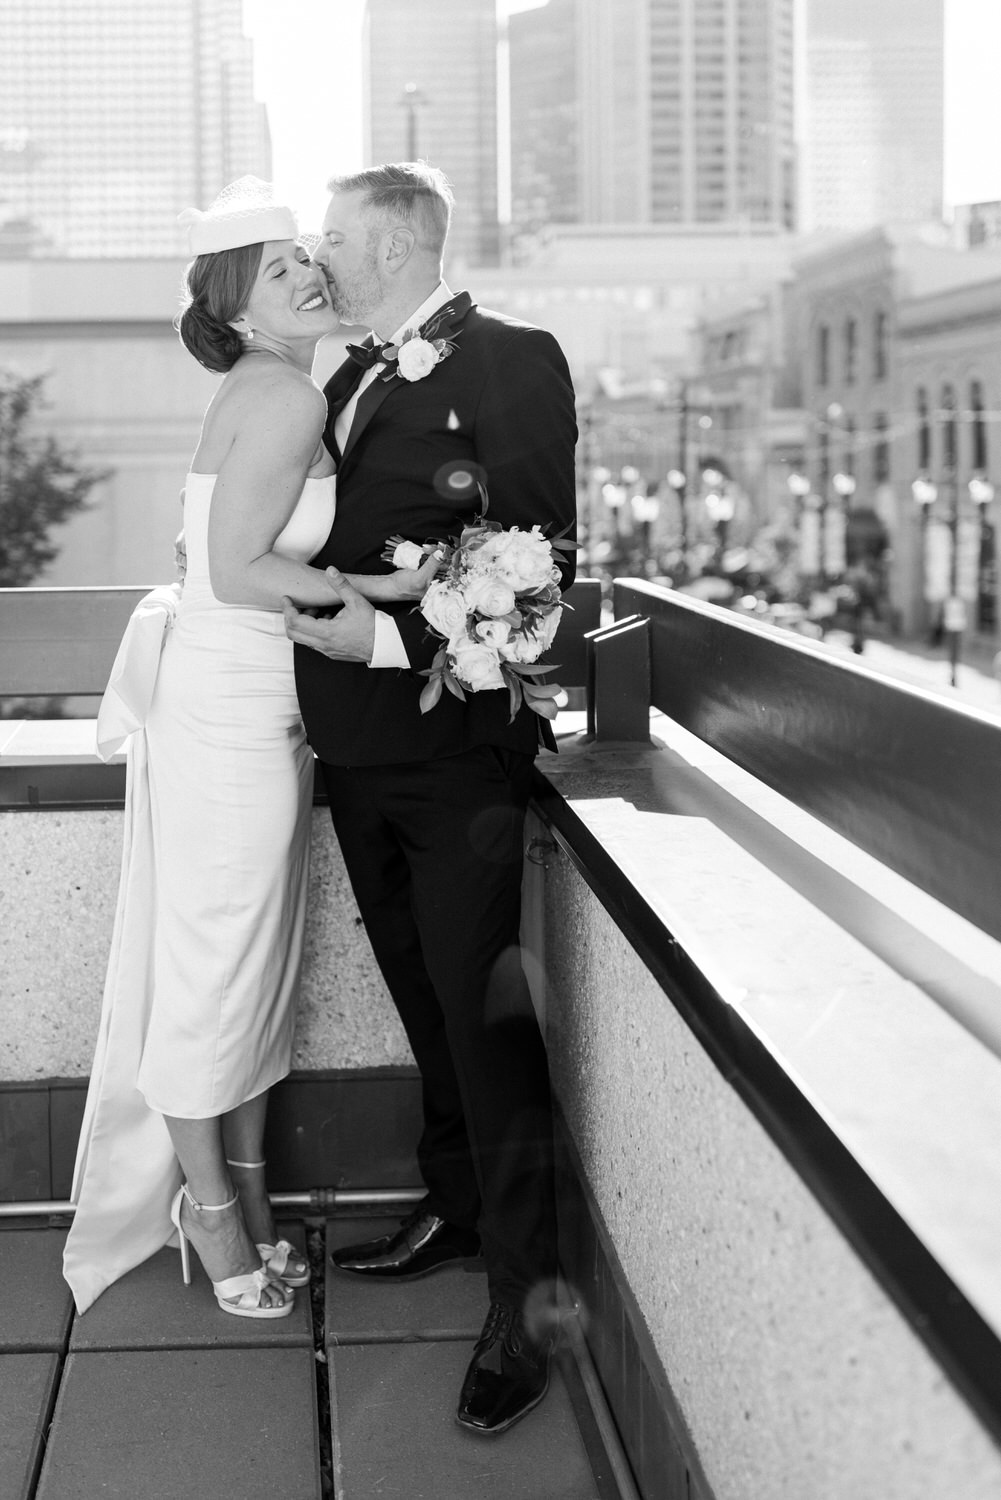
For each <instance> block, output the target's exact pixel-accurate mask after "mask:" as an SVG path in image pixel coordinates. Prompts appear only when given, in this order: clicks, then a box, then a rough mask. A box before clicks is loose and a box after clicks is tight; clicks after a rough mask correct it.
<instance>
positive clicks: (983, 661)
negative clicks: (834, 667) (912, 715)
mask: <svg viewBox="0 0 1001 1500" xmlns="http://www.w3.org/2000/svg"><path fill="white" fill-rule="evenodd" d="M823 644H824V645H825V646H827V647H828V648H829V649H830V650H832V651H836V652H837V653H838V654H839V655H845V656H851V657H852V658H853V660H855V661H857V662H861V663H862V664H863V665H864V666H867V667H869V668H871V669H872V671H874V672H883V673H885V674H886V676H888V677H897V678H899V679H900V680H901V681H903V682H911V683H914V684H915V685H916V686H917V687H922V688H925V689H926V690H927V691H929V692H933V693H940V694H941V695H942V696H943V697H944V698H948V699H950V700H953V701H956V700H959V701H960V702H962V703H968V704H969V705H970V706H971V707H973V708H979V709H981V710H983V711H984V712H985V713H991V714H996V715H998V716H1001V683H999V682H998V680H997V679H996V678H995V677H994V675H993V673H992V671H991V662H990V659H989V657H988V655H987V654H986V652H985V650H984V648H983V647H979V648H978V647H977V646H973V647H970V648H968V651H969V655H970V656H971V657H972V658H973V660H971V661H970V662H966V661H963V660H962V651H961V652H960V663H959V670H958V672H957V674H956V675H957V677H958V686H957V687H955V688H953V687H951V686H950V685H949V676H950V673H949V655H948V646H946V645H943V646H941V647H938V648H935V647H931V646H922V645H919V644H918V643H917V642H914V641H909V642H907V643H906V644H901V645H892V644H890V642H888V641H881V640H873V639H867V640H866V643H865V650H864V651H863V653H862V655H861V656H855V655H854V653H853V652H852V650H851V637H850V635H849V634H848V633H847V632H846V631H835V630H832V631H831V632H830V634H829V635H828V636H827V638H826V640H825V641H824V642H823Z"/></svg>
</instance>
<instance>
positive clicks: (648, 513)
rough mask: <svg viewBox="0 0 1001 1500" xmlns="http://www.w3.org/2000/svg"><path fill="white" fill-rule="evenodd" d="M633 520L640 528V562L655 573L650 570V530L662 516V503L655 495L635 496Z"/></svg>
mask: <svg viewBox="0 0 1001 1500" xmlns="http://www.w3.org/2000/svg"><path fill="white" fill-rule="evenodd" d="M631 504H632V511H633V520H634V521H635V522H636V524H637V525H638V527H639V532H640V561H641V563H642V564H643V567H644V569H645V570H646V571H651V572H652V571H655V570H653V569H650V568H649V561H650V529H651V527H652V526H653V523H654V521H656V519H657V517H658V516H659V515H660V501H659V500H658V499H657V496H656V495H655V494H651V493H650V491H649V489H648V490H647V493H646V494H645V495H644V494H637V495H634V496H633V498H632V501H631Z"/></svg>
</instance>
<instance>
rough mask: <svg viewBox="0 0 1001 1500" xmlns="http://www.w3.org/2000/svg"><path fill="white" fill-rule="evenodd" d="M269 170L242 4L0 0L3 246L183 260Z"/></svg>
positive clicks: (24, 252) (13, 250)
mask: <svg viewBox="0 0 1001 1500" xmlns="http://www.w3.org/2000/svg"><path fill="white" fill-rule="evenodd" d="M248 172H251V173H254V174H255V175H257V176H259V177H263V178H265V179H267V178H269V177H270V175H271V146H270V136H269V132H268V123H267V115H266V112H265V109H264V106H263V105H262V104H259V103H257V102H256V101H255V99H254V93H253V78H252V53H251V43H250V42H249V41H248V40H247V39H246V38H245V37H244V36H243V33H242V4H241V0H0V254H4V255H6V256H91V257H93V256H97V257H104V256H126V257H129V256H162V255H175V254H177V255H183V254H184V253H185V249H186V244H185V236H184V234H183V231H181V230H180V229H179V227H178V225H177V222H176V221H177V215H178V213H179V211H180V210H181V209H182V208H184V207H186V206H188V205H189V204H190V205H195V206H198V207H205V206H207V204H208V203H209V202H210V201H211V199H212V198H213V197H214V196H215V194H216V193H217V192H218V190H219V189H220V188H221V187H222V186H223V185H224V184H225V183H226V182H229V181H232V180H233V179H234V178H236V177H240V176H242V175H243V174H244V173H248Z"/></svg>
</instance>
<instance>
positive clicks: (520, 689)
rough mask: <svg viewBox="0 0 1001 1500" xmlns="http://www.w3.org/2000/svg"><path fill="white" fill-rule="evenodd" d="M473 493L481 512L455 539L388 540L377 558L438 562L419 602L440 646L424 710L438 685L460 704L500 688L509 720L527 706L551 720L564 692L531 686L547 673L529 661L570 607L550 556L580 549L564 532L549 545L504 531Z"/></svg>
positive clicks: (529, 534)
mask: <svg viewBox="0 0 1001 1500" xmlns="http://www.w3.org/2000/svg"><path fill="white" fill-rule="evenodd" d="M470 467H471V466H470ZM477 487H478V488H479V491H480V496H481V499H482V502H483V509H482V511H481V513H480V515H479V516H478V517H477V518H476V520H475V521H472V522H470V523H469V525H467V526H465V527H463V530H462V533H461V535H460V536H458V537H452V538H451V539H450V540H449V541H448V542H446V543H441V542H432V543H427V544H425V545H424V546H420V545H419V544H418V543H416V542H407V541H404V540H403V538H402V537H397V536H394V537H390V538H389V541H388V543H387V550H386V552H385V553H384V554H383V555H384V557H385V558H386V560H387V561H388V562H392V563H393V565H394V566H395V567H398V568H415V567H419V566H420V564H421V563H422V562H423V561H424V558H425V557H426V555H427V554H428V552H431V551H435V550H437V551H438V553H439V554H440V557H441V566H440V568H439V573H438V576H437V577H436V578H435V579H434V582H433V583H431V584H430V585H429V587H428V589H427V591H426V592H425V594H424V597H423V599H422V600H421V603H420V606H419V607H420V611H421V613H422V614H423V616H424V618H425V619H426V620H427V622H428V624H429V626H430V627H431V630H432V631H433V632H434V634H435V635H437V636H439V637H441V639H442V641H443V642H444V644H443V645H442V646H441V648H440V649H439V651H438V652H437V654H436V656H435V658H434V661H433V662H432V664H431V666H430V667H429V668H427V670H426V671H425V673H424V675H425V676H426V677H427V678H428V683H427V686H426V687H425V688H424V689H423V691H422V692H421V697H420V708H421V713H425V714H426V713H427V712H428V710H429V709H431V708H433V707H434V705H435V704H436V703H437V702H438V699H439V698H440V697H441V694H442V689H443V688H447V689H448V691H449V692H450V693H453V694H454V695H455V697H456V698H461V699H462V700H463V701H465V697H466V693H467V692H470V693H481V692H484V691H486V690H487V689H490V688H505V687H506V688H507V690H508V693H509V695H510V704H511V718H512V719H513V718H514V716H515V714H516V713H517V711H518V708H519V707H520V705H521V703H522V702H523V701H524V702H525V703H527V704H528V707H529V708H531V709H533V710H534V711H535V713H537V714H542V715H543V717H545V718H547V719H554V718H555V717H556V703H555V699H556V697H557V695H558V694H559V693H560V691H561V689H560V686H559V684H558V683H543V682H538V681H536V679H537V678H538V677H541V676H544V675H545V673H546V672H549V671H552V670H553V668H552V667H550V666H537V665H535V663H537V662H538V659H539V657H540V656H541V655H542V653H543V652H544V651H547V650H548V649H549V647H550V646H551V645H552V643H553V637H554V636H555V635H556V630H557V627H558V626H559V623H560V619H561V617H562V614H563V610H564V609H566V608H569V607H570V606H569V605H565V604H563V603H562V602H561V594H560V585H559V581H560V570H559V568H558V567H557V566H556V564H555V561H554V557H553V553H554V551H555V550H559V551H565V552H570V551H573V550H574V549H575V546H576V543H574V542H568V541H566V540H565V539H564V538H563V537H562V536H561V537H556V538H553V539H552V540H549V539H548V538H547V537H544V536H543V534H542V528H541V527H540V526H533V527H532V529H531V530H530V531H522V530H520V528H519V527H517V526H513V527H511V528H510V529H509V530H507V531H505V530H504V528H503V527H502V526H501V525H500V524H499V523H498V522H496V521H488V520H487V519H486V511H487V495H486V489H485V487H484V486H483V484H482V483H478V485H477Z"/></svg>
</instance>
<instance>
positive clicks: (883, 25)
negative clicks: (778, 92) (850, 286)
mask: <svg viewBox="0 0 1001 1500" xmlns="http://www.w3.org/2000/svg"><path fill="white" fill-rule="evenodd" d="M943 8H944V5H943V0H878V3H873V0H806V66H805V89H804V112H803V181H802V193H801V196H802V203H803V225H804V227H805V228H807V229H839V230H841V231H842V232H851V231H853V230H861V229H868V228H870V227H872V226H874V225H876V224H883V223H895V222H900V223H916V222H923V221H929V220H936V219H940V218H941V216H942V183H943V139H944V61H943V59H944V19H943Z"/></svg>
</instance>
